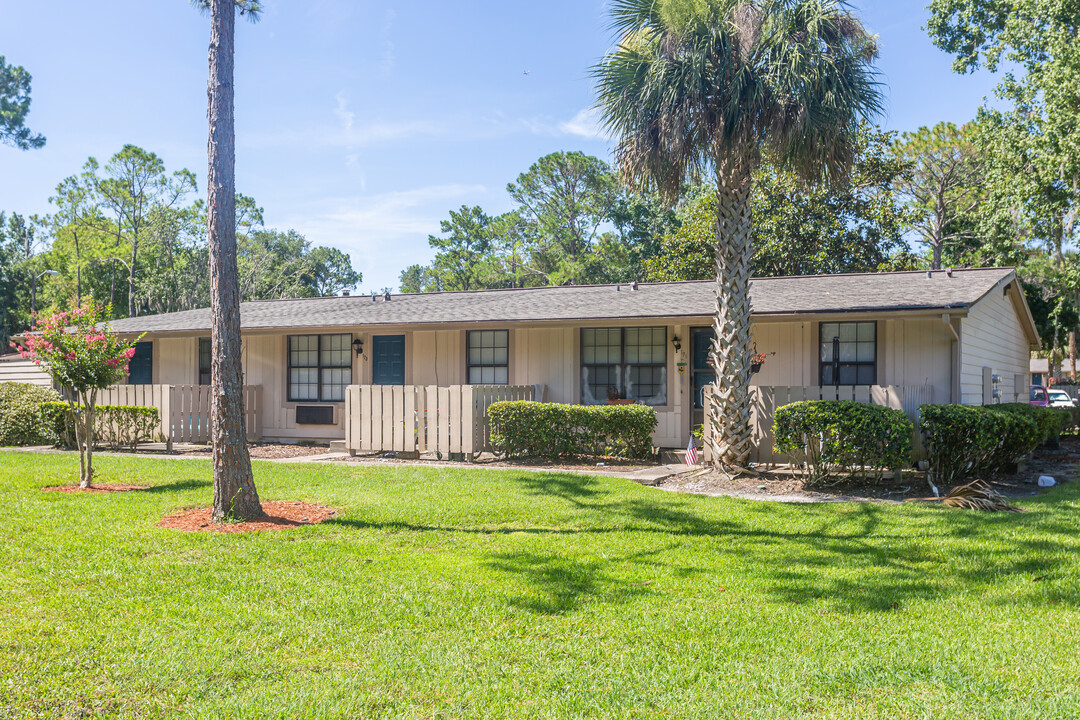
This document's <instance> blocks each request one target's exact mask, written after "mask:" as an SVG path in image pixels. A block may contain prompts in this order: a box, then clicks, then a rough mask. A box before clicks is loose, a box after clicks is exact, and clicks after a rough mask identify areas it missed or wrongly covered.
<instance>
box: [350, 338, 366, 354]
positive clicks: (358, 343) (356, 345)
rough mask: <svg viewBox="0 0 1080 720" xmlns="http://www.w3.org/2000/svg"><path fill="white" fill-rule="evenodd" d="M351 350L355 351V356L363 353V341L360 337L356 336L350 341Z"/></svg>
mask: <svg viewBox="0 0 1080 720" xmlns="http://www.w3.org/2000/svg"><path fill="white" fill-rule="evenodd" d="M352 346H353V350H355V351H356V357H360V356H361V355H363V354H364V341H363V340H361V339H360V338H356V339H355V340H353V341H352Z"/></svg>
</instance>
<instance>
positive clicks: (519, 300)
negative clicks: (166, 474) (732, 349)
mask: <svg viewBox="0 0 1080 720" xmlns="http://www.w3.org/2000/svg"><path fill="white" fill-rule="evenodd" d="M1012 273H1013V270H1012V269H1011V268H983V269H974V270H955V271H953V274H952V277H951V278H950V277H947V276H946V273H945V272H944V271H938V272H934V273H933V277H931V278H927V276H926V273H925V272H896V273H864V274H850V275H813V276H800V277H779V278H757V279H755V280H753V282H752V285H751V290H750V292H751V298H752V301H753V308H754V315H755V316H763V315H789V314H801V313H835V312H857V311H903V310H932V309H944V308H965V307H968V306H970V305H971V304H973V303H974V302H976V301H977V300H978V299H979V298H981V297H982V296H983V295H985V294H986V293H987V292H989V291H990V290H991V289H992V288H993V287H994V285H995V284H997V283H998V282H999V281H1001V280H1003V279H1004V278H1006V277H1008V276H1009V275H1011V274H1012ZM713 287H714V286H713V283H712V282H711V281H695V282H676V283H642V284H640V285H638V286H637V290H631V288H630V286H628V285H622V286H621V288H620V289H619V291H616V286H615V285H577V286H574V285H571V286H560V287H543V288H520V289H507V290H479V291H473V292H440V293H419V294H399V295H393V296H391V299H390V300H389V301H386V300H384V299H383V297H382V296H381V295H379V296H377V299H376V300H375V301H374V302H373V301H372V299H371V298H370V297H369V296H366V295H356V296H351V297H324V298H307V299H299V300H266V301H258V302H247V303H243V304H242V305H241V308H240V315H241V326H242V328H243V329H244V330H260V329H264V330H265V329H273V328H299V327H335V326H342V327H357V326H365V325H414V324H423V325H432V324H443V323H491V322H529V321H534V322H539V321H552V320H554V321H560V320H565V321H574V320H618V319H624V318H629V319H635V318H636V319H649V318H684V317H685V318H689V317H702V318H704V317H710V316H711V315H712V314H713V307H714V306H713V303H714V300H713ZM112 325H113V327H114V328H115V329H116V330H117V331H118V332H123V333H137V332H155V333H172V332H176V333H183V332H194V331H201V330H209V328H210V311H209V310H207V309H201V310H186V311H182V312H175V313H165V314H162V315H148V316H144V317H137V318H125V319H122V320H115V321H113V323H112Z"/></svg>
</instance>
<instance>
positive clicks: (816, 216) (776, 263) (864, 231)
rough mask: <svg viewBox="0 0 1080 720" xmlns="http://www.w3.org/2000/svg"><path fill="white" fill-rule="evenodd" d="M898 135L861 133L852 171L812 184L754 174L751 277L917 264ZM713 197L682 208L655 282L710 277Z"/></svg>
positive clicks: (785, 174)
mask: <svg viewBox="0 0 1080 720" xmlns="http://www.w3.org/2000/svg"><path fill="white" fill-rule="evenodd" d="M893 136H894V134H893V133H889V132H882V131H880V130H872V129H870V128H868V127H867V128H864V129H863V130H862V132H861V133H860V139H859V149H858V152H857V155H856V157H855V160H854V163H853V165H852V169H851V173H850V174H849V175H847V176H845V177H838V178H832V179H828V180H826V181H822V182H816V183H811V184H807V183H805V182H802V181H801V180H800V179H799V178H798V177H797V176H796V175H795V174H794V173H791V172H789V171H784V170H780V169H778V168H776V167H774V166H772V165H768V164H767V165H765V166H763V167H762V168H760V169H759V170H758V171H757V172H756V173H755V176H754V188H753V191H752V193H751V201H750V213H751V219H752V224H753V229H752V240H751V242H752V243H753V247H754V248H755V251H754V260H753V274H754V275H755V276H758V277H763V276H764V277H767V276H779V275H819V274H827V273H841V272H881V271H887V270H902V269H909V268H911V267H913V266H914V262H915V259H914V258H913V257H911V255H910V253H909V248H908V246H907V243H906V242H905V240H904V235H905V234H906V232H907V231H908V228H909V227H910V223H911V220H912V216H911V213H910V212H909V211H908V209H907V208H906V206H905V205H904V203H903V202H902V201H901V199H900V197H899V196H898V194H897V191H896V184H897V181H898V179H899V178H900V177H902V176H903V175H904V173H905V172H906V168H907V166H906V165H905V164H904V163H903V162H902V161H900V160H898V159H897V158H896V157H895V156H894V155H893V154H892V151H891V145H892V139H893ZM715 225H716V196H715V194H713V193H712V192H708V193H705V194H701V195H700V196H699V199H698V200H697V201H696V202H695V203H694V204H693V205H692V206H690V207H689V208H688V210H686V211H684V218H683V222H682V225H681V226H680V228H679V229H678V230H677V231H675V232H674V233H669V234H668V235H665V236H664V238H663V239H662V241H661V249H660V251H659V253H658V254H657V255H656V256H655V257H653V258H650V259H649V260H647V261H646V262H645V268H646V273H647V277H648V279H649V280H653V281H674V280H709V279H712V278H713V277H715V272H716V271H715V269H714V267H713V256H714V250H713V248H714V245H715V242H716V240H715V238H716V231H715Z"/></svg>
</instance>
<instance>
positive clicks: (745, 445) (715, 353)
mask: <svg viewBox="0 0 1080 720" xmlns="http://www.w3.org/2000/svg"><path fill="white" fill-rule="evenodd" d="M716 179H717V185H716V200H717V213H716V228H715V232H716V247H715V253H716V257H715V259H716V316H715V317H714V318H713V333H714V335H715V337H714V339H713V344H712V348H711V349H710V353H709V356H710V359H711V360H712V363H713V368H714V370H715V371H716V387H715V391H714V392H713V393H712V396H711V397H712V402H711V403H710V405H709V408H708V422H709V423H710V424H711V426H712V436H711V439H710V442H711V443H712V447H711V448H710V450H711V452H712V458H713V462H714V463H716V464H717V465H718V466H719V467H721V468H722V469H725V470H727V471H729V472H731V471H735V472H737V471H742V470H745V469H747V468H748V467H749V463H750V451H751V449H752V442H753V437H752V428H751V427H750V411H751V406H750V375H751V372H750V359H751V354H752V351H751V343H752V339H751V335H750V272H751V262H752V260H753V247H752V244H751V239H750V188H751V176H750V172H749V170H748V169H747V168H738V169H732V168H731V167H730V165H729V166H725V165H723V164H722V165H721V167H720V168H719V169H718V170H717V173H716Z"/></svg>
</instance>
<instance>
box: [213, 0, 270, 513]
mask: <svg viewBox="0 0 1080 720" xmlns="http://www.w3.org/2000/svg"><path fill="white" fill-rule="evenodd" d="M235 24H236V10H235V6H234V4H233V0H211V3H210V82H209V89H208V95H209V103H210V108H209V112H208V114H209V118H210V143H209V148H208V153H209V166H210V174H209V178H208V182H207V187H208V192H209V197H208V202H207V216H208V218H209V221H208V222H209V228H208V230H209V245H210V337H211V347H212V348H213V360H212V362H211V365H210V378H211V382H210V384H211V410H210V419H211V435H212V438H213V463H214V509H213V513H212V515H213V518H214V520H215V521H217V522H221V521H223V520H231V519H239V520H255V519H257V518H260V517H262V515H263V512H262V506H261V505H260V504H259V494H258V492H257V491H256V490H255V480H254V478H253V477H252V475H251V458H250V457H249V456H248V450H247V438H246V436H245V432H244V411H243V400H244V398H243V375H242V367H241V359H240V296H239V290H238V288H237V284H238V282H237V276H236V192H235V177H234V173H235V165H236V148H235V145H234V135H233V132H234V131H233V33H234V27H235Z"/></svg>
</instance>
